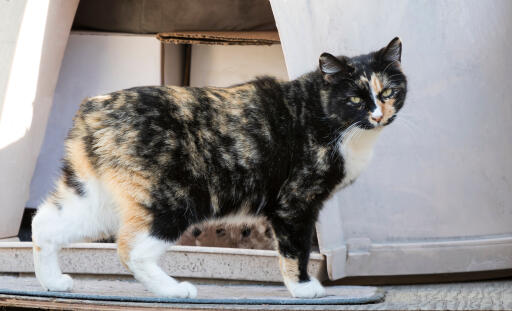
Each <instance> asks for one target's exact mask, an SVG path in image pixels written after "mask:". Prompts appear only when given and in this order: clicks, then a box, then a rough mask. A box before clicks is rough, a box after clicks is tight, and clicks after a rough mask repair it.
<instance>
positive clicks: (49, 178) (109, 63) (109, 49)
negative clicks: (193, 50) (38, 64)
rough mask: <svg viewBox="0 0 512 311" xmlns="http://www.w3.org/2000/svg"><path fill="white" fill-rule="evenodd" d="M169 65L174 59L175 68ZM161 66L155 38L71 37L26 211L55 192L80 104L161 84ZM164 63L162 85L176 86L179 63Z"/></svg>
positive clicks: (171, 48) (171, 49)
mask: <svg viewBox="0 0 512 311" xmlns="http://www.w3.org/2000/svg"><path fill="white" fill-rule="evenodd" d="M177 49H178V48H177V47H175V46H169V47H168V48H167V54H168V56H176V57H178V56H179V53H178V52H177ZM173 61H177V64H175V65H174V66H173ZM160 64H161V47H160V42H159V41H158V40H157V39H156V38H155V37H154V36H149V35H124V34H108V33H107V34H105V33H91V32H88V33H80V32H78V33H72V34H71V35H70V37H69V42H68V45H67V47H66V53H65V55H64V59H63V61H62V69H61V72H60V76H59V82H58V84H57V88H56V90H55V99H54V104H53V108H52V111H51V114H50V117H49V120H48V127H47V130H46V133H45V139H44V143H43V147H42V148H41V153H40V154H39V158H38V159H37V166H36V170H35V173H34V176H33V178H32V183H31V186H30V199H29V201H28V202H27V206H28V207H37V206H38V205H39V204H40V203H41V201H42V200H43V199H44V198H45V197H46V195H47V194H48V193H49V192H50V191H51V190H52V189H53V183H54V181H55V180H56V178H57V177H58V176H59V173H60V159H61V158H62V155H63V151H64V149H63V142H64V139H65V137H66V135H67V132H68V130H69V128H70V127H71V126H72V120H73V116H74V115H75V113H76V111H77V110H78V107H79V105H80V103H81V102H82V100H83V99H84V98H86V97H92V96H95V95H99V94H105V93H108V92H112V91H117V90H121V89H125V88H130V87H134V86H143V85H160ZM166 64H167V66H166V71H167V72H166V77H169V79H168V80H167V81H166V82H167V83H169V84H180V83H181V76H180V75H178V74H177V73H176V71H177V72H181V70H182V67H181V60H180V59H179V61H178V60H173V59H172V58H171V57H168V59H167V60H166ZM173 79H175V80H174V81H173Z"/></svg>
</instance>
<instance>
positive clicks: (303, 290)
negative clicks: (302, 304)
mask: <svg viewBox="0 0 512 311" xmlns="http://www.w3.org/2000/svg"><path fill="white" fill-rule="evenodd" d="M286 285H287V287H288V290H289V291H290V293H291V294H292V296H293V297H295V298H319V297H324V296H326V292H325V288H324V287H323V286H322V284H320V282H318V280H317V279H315V278H313V277H310V280H309V281H308V282H299V283H295V282H293V283H292V282H290V283H288V284H286Z"/></svg>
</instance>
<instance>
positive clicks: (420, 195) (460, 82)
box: [271, 0, 512, 279]
mask: <svg viewBox="0 0 512 311" xmlns="http://www.w3.org/2000/svg"><path fill="white" fill-rule="evenodd" d="M271 4H272V9H273V12H274V15H275V18H276V22H277V26H278V29H279V34H280V37H281V43H282V45H283V51H284V55H285V58H286V64H287V68H288V72H289V75H290V78H295V77H297V76H299V75H300V74H302V73H304V72H306V71H309V70H312V69H314V68H315V67H316V66H317V64H318V57H319V55H320V54H321V53H322V52H324V51H325V52H330V53H333V54H345V55H348V56H353V55H357V54H361V53H367V52H369V51H371V50H376V49H379V48H381V47H383V46H384V45H385V44H386V43H387V42H389V40H391V39H392V38H393V37H395V36H400V38H401V39H402V41H403V53H402V64H403V68H404V70H405V72H406V74H407V75H408V78H409V93H408V98H407V100H406V104H405V106H404V109H403V110H402V111H401V112H400V113H398V119H397V120H396V121H395V122H394V124H392V125H391V126H389V128H386V129H384V130H383V131H382V135H381V136H380V137H379V139H378V140H377V143H376V147H375V156H374V160H373V161H372V162H371V163H370V165H369V167H368V168H367V170H365V171H364V172H363V173H362V175H361V176H360V178H359V179H358V180H357V181H356V182H355V184H354V185H352V186H350V187H348V188H347V189H345V190H343V191H341V192H340V193H339V194H336V195H334V196H333V197H332V199H331V200H329V201H328V202H327V204H326V206H325V208H324V211H323V212H322V213H321V215H320V220H319V224H318V225H317V231H318V236H319V243H320V248H321V250H322V252H323V253H324V254H326V255H327V261H328V270H329V275H330V278H333V279H336V278H340V277H343V276H352V275H387V274H417V273H418V274H419V273H443V272H465V271H478V270H493V269H505V268H508V269H510V268H512V256H511V254H512V244H511V243H510V241H511V240H512V205H511V204H510V202H511V201H512V179H511V178H512V177H511V176H512V161H510V158H511V156H512V122H510V121H511V120H512V108H511V107H512V104H511V103H512V99H511V92H510V90H511V89H512V79H511V78H510V71H511V69H512V58H511V57H510V50H512V41H511V40H510V38H511V35H512V2H510V1H506V0H505V1H499V0H496V1H406V0H402V1H392V2H388V1H374V0H365V1H339V0H325V1H307V0H294V1H291V0H271ZM502 239H505V240H507V241H508V242H506V243H498V244H496V243H497V241H501V240H502ZM468 241H472V242H471V243H469V242H468ZM466 242H468V243H466ZM409 243H414V245H415V246H414V247H412V248H411V247H410V244H409ZM498 245H499V246H498ZM354 249H355V250H356V251H354Z"/></svg>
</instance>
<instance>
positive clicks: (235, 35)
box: [156, 31, 280, 45]
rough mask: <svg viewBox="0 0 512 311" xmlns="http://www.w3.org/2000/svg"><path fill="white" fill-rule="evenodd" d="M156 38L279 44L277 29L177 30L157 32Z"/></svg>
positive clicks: (222, 43)
mask: <svg viewBox="0 0 512 311" xmlns="http://www.w3.org/2000/svg"><path fill="white" fill-rule="evenodd" d="M156 37H157V39H158V40H160V41H162V42H164V43H174V44H211V45H272V44H279V43H280V41H279V34H278V33H277V31H178V32H163V33H159V34H157V36H156Z"/></svg>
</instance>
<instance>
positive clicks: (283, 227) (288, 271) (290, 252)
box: [270, 210, 326, 298]
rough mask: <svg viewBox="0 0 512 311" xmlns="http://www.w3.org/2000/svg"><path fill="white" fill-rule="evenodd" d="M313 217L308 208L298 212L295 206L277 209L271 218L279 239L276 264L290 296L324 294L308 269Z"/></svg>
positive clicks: (320, 295)
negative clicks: (292, 208)
mask: <svg viewBox="0 0 512 311" xmlns="http://www.w3.org/2000/svg"><path fill="white" fill-rule="evenodd" d="M315 218H316V217H313V215H309V213H307V212H304V213H303V214H302V215H301V214H298V212H297V210H295V211H293V212H291V211H290V212H289V213H288V212H286V211H279V212H278V213H276V214H275V215H273V217H271V218H270V221H271V223H272V227H273V229H274V233H275V236H276V240H277V243H278V251H279V268H280V270H281V274H282V275H283V280H284V284H285V285H286V287H287V288H288V290H289V291H290V293H291V294H292V296H293V297H297V298H315V297H323V296H325V295H326V293H325V288H324V287H323V286H322V284H320V282H319V281H318V280H317V279H315V278H314V277H312V276H310V275H309V274H308V271H307V268H308V261H309V253H310V250H311V236H312V233H313V228H314V222H315Z"/></svg>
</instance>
